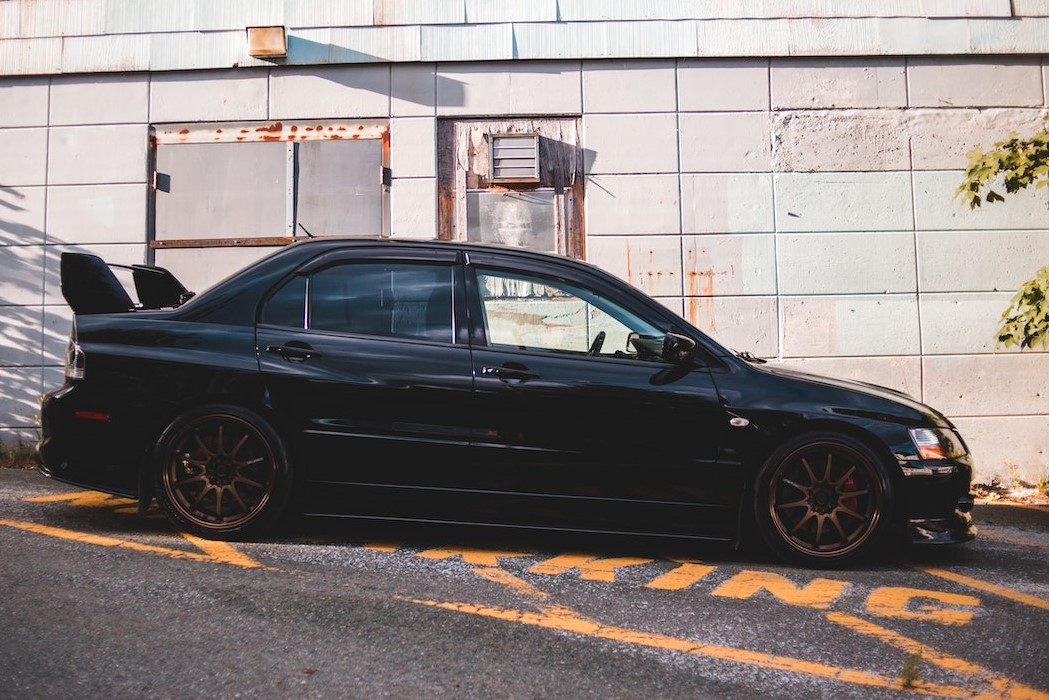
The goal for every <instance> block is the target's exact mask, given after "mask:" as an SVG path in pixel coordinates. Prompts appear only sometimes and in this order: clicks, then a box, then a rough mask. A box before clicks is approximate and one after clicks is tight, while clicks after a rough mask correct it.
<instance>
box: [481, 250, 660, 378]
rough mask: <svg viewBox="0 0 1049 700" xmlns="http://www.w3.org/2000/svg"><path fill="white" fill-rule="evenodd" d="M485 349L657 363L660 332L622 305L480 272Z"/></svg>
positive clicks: (558, 283)
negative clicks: (604, 357) (607, 357)
mask: <svg viewBox="0 0 1049 700" xmlns="http://www.w3.org/2000/svg"><path fill="white" fill-rule="evenodd" d="M477 282H478V287H479V289H480V292H481V309H482V313H483V323H484V331H485V336H486V337H487V339H488V343H489V345H492V346H504V347H516V348H519V349H522V350H548V351H554V352H568V353H577V354H581V355H582V354H586V355H591V356H599V355H600V356H611V357H618V358H625V359H641V360H653V361H659V360H660V357H659V349H660V348H661V347H662V342H663V335H664V334H663V332H662V331H661V330H660V329H659V328H658V327H656V326H655V325H654V324H653V323H651V322H649V321H646V320H645V319H643V318H641V317H639V316H637V315H636V314H634V313H633V312H631V311H630V310H628V309H626V308H624V307H623V306H621V305H620V304H618V303H616V302H614V301H612V300H611V299H607V298H605V297H602V296H601V295H599V294H596V293H594V292H592V291H590V290H588V289H585V288H583V287H580V286H577V285H573V284H570V283H567V282H564V281H562V280H559V279H554V278H545V277H539V276H536V275H519V274H516V273H511V272H504V271H495V270H492V271H489V270H478V272H477Z"/></svg>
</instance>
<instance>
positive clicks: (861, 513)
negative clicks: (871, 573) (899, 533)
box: [755, 434, 892, 566]
mask: <svg viewBox="0 0 1049 700" xmlns="http://www.w3.org/2000/svg"><path fill="white" fill-rule="evenodd" d="M755 497H756V498H755V515H756V518H757V523H758V529H759V530H760V531H761V534H762V536H763V537H764V539H765V542H766V543H767V544H768V545H769V547H770V548H771V549H772V550H773V551H775V552H776V553H777V554H779V555H780V556H781V557H782V558H783V559H786V560H787V561H791V562H795V563H799V564H804V565H806V566H840V565H842V564H845V563H846V562H848V561H850V560H853V559H855V558H856V557H857V556H859V555H860V554H861V553H863V552H865V551H867V550H869V549H870V548H871V547H873V546H874V545H875V544H876V543H877V541H878V540H879V539H880V537H881V535H882V532H883V531H884V530H885V528H886V527H887V524H888V521H889V518H890V509H891V505H892V489H891V485H890V483H889V480H888V478H887V477H886V472H885V469H884V468H883V467H882V465H881V461H880V460H879V458H878V456H877V455H876V454H874V453H873V452H872V451H871V450H870V449H869V448H867V447H866V446H865V445H863V444H862V443H860V442H858V441H855V440H852V439H850V438H848V437H846V436H843V435H835V434H825V435H808V436H802V437H800V438H798V439H795V440H792V441H790V442H788V443H787V444H785V445H784V446H782V447H781V448H780V449H779V450H777V451H776V453H775V454H773V455H772V457H770V458H769V460H768V461H767V462H766V464H765V466H764V467H763V468H762V470H761V473H760V474H759V475H758V483H757V488H756V489H755Z"/></svg>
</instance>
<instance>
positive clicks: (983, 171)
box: [955, 116, 1049, 350]
mask: <svg viewBox="0 0 1049 700" xmlns="http://www.w3.org/2000/svg"><path fill="white" fill-rule="evenodd" d="M1045 124H1046V126H1045V128H1044V129H1042V130H1041V131H1039V132H1038V133H1036V134H1034V135H1033V136H1031V137H1030V138H1026V139H1023V138H1019V137H1018V136H1017V135H1016V134H1015V133H1014V134H1011V135H1010V137H1009V138H1008V139H1006V140H1005V141H999V142H998V143H996V144H994V150H992V151H989V152H986V153H985V152H984V151H983V149H981V148H978V147H977V148H975V149H973V150H972V151H970V152H969V168H968V170H966V171H965V180H964V181H963V182H962V184H961V185H959V186H958V189H957V190H956V191H955V196H956V197H960V198H961V199H962V201H963V202H966V203H968V204H969V208H970V209H976V208H977V207H978V206H980V205H981V204H983V203H984V202H987V203H989V204H990V203H993V202H1002V201H1005V197H1004V196H1003V195H1001V194H999V193H998V191H996V190H995V189H992V185H994V184H995V183H998V182H1001V184H1003V185H1005V192H1006V194H1011V193H1013V192H1017V191H1019V190H1022V189H1024V188H1025V187H1028V186H1029V185H1032V184H1033V185H1034V186H1035V188H1039V187H1049V116H1047V117H1046V120H1045ZM998 345H1004V346H1005V347H1012V346H1014V345H1019V346H1020V349H1021V350H1023V349H1026V348H1037V347H1041V348H1043V349H1046V350H1049V265H1047V266H1045V267H1043V268H1042V269H1041V270H1039V271H1038V272H1037V274H1036V275H1035V277H1034V279H1031V280H1028V281H1027V282H1024V283H1023V285H1022V286H1021V287H1020V289H1019V290H1018V291H1017V292H1016V295H1015V296H1013V298H1012V301H1010V302H1009V308H1007V309H1006V310H1005V311H1003V312H1002V319H1001V326H1000V327H999V329H998Z"/></svg>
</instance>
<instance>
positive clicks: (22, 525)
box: [0, 519, 262, 568]
mask: <svg viewBox="0 0 1049 700" xmlns="http://www.w3.org/2000/svg"><path fill="white" fill-rule="evenodd" d="M0 525H6V526H7V527H13V528H16V529H18V530H25V531H26V532H35V533H37V534H39V535H47V536H48V537H57V538H59V539H64V540H72V541H74V542H84V543H86V544H94V545H99V546H101V547H119V548H122V549H131V550H134V551H136V552H146V553H148V554H161V555H164V556H167V557H172V558H173V559H191V560H193V561H205V562H210V563H213V564H231V565H233V566H241V567H244V568H258V567H260V566H262V565H261V564H259V563H258V562H256V561H255V560H253V559H250V558H249V557H247V556H245V555H242V554H240V552H237V555H238V556H229V555H228V553H227V554H226V555H223V552H222V551H221V548H217V547H216V548H214V550H213V551H214V552H215V554H214V555H213V554H212V553H210V552H208V553H205V554H199V553H197V552H187V551H184V550H181V549H169V548H167V547H157V546H155V545H151V544H142V543H140V542H129V541H127V540H119V539H117V538H115V537H103V536H101V535H90V534H87V533H85V532H77V531H75V530H66V529H63V528H58V527H51V526H49V525H39V524H37V523H27V522H22V521H19V520H6V519H0ZM191 541H192V540H191ZM209 544H214V543H209ZM218 544H223V543H218ZM227 546H228V545H227ZM230 549H232V547H230ZM205 551H207V550H205ZM234 551H236V550H234Z"/></svg>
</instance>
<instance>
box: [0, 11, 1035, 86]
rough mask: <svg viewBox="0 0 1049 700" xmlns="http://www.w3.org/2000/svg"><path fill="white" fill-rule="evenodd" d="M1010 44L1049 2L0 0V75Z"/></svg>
mask: <svg viewBox="0 0 1049 700" xmlns="http://www.w3.org/2000/svg"><path fill="white" fill-rule="evenodd" d="M1022 13H1029V15H1030V16H1021V14H1022ZM279 24H283V25H285V26H287V27H288V46H289V53H288V57H287V58H284V59H274V60H265V61H264V60H258V59H254V58H252V57H250V56H248V55H247V49H246V38H245V32H244V29H245V27H248V26H257V25H279ZM63 38H64V41H62V40H61V39H63ZM56 42H57V43H56ZM1018 53H1030V54H1046V53H1049V0H848V1H847V2H846V1H844V0H506V1H501V2H495V1H494V0H349V1H345V2H338V3H332V2H327V1H325V0H223V1H221V2H220V1H217V0H165V2H162V3H161V2H149V3H144V2H134V1H132V0H80V1H79V2H71V1H70V0H3V1H2V2H0V59H2V60H0V75H48V74H55V73H67V72H113V71H145V70H152V71H166V70H194V69H209V68H229V67H234V66H266V65H280V64H282V63H285V64H290V65H300V66H301V65H324V64H335V63H374V62H398V63H400V62H416V61H433V62H446V61H501V60H510V59H538V60H542V59H590V58H624V59H626V58H653V57H669V56H675V57H693V56H695V57H735V56H755V57H758V56H761V57H775V56H835V55H846V56H848V55H951V54H983V55H993V54H1018Z"/></svg>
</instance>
